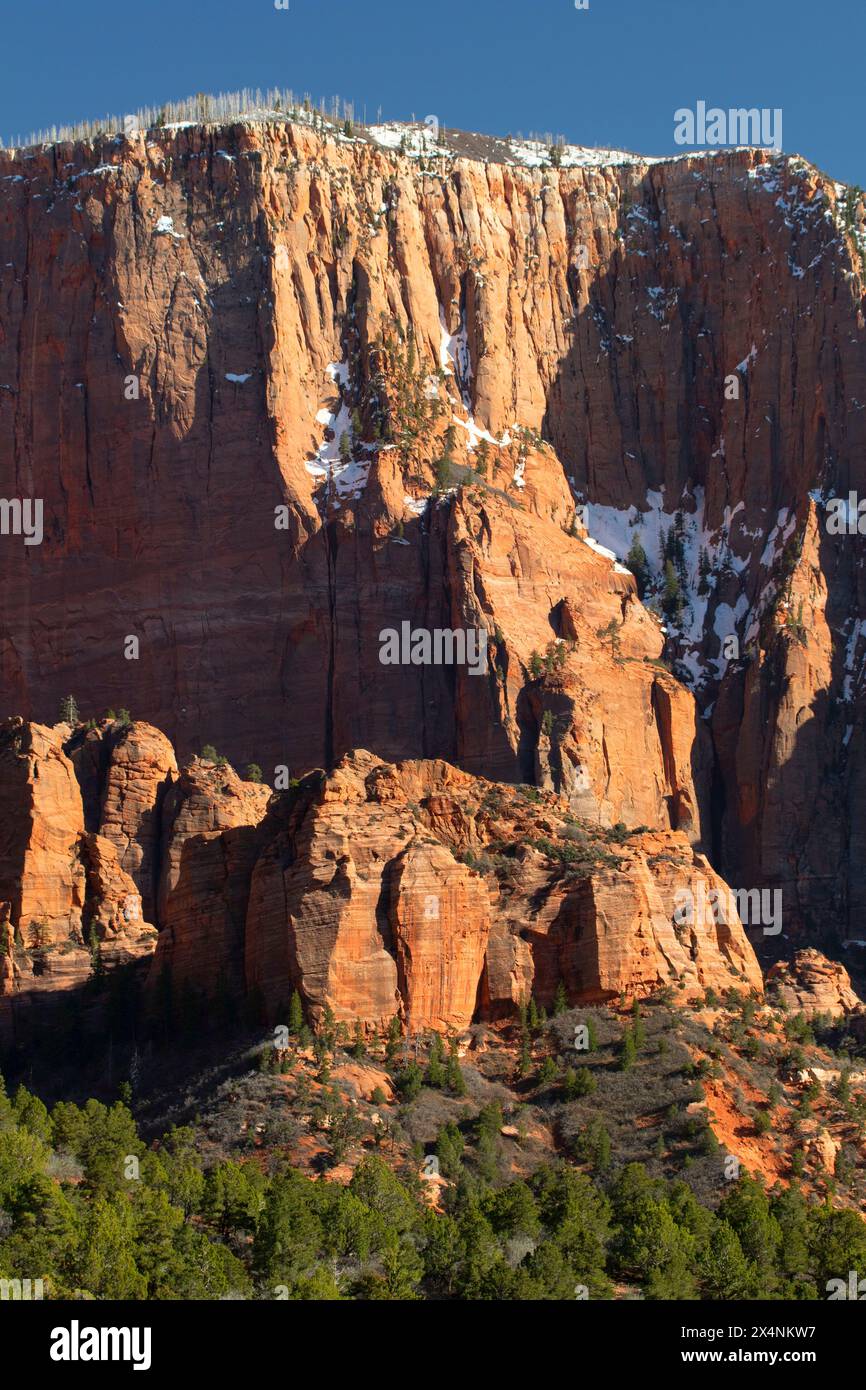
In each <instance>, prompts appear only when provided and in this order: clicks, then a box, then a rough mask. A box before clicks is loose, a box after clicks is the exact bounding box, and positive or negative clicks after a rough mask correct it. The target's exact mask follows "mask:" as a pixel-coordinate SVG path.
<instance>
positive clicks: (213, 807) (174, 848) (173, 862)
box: [159, 758, 271, 921]
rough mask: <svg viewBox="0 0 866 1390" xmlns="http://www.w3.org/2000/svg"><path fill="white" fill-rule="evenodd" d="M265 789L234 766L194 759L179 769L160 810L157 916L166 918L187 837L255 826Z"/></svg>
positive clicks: (262, 809) (264, 800) (264, 803)
mask: <svg viewBox="0 0 866 1390" xmlns="http://www.w3.org/2000/svg"><path fill="white" fill-rule="evenodd" d="M270 795H271V791H270V788H269V787H267V786H265V785H264V784H263V783H255V782H245V781H243V780H242V779H241V778H240V777H239V776H238V774H237V773H236V772H235V770H234V768H233V767H230V766H229V765H228V764H226V763H224V760H223V761H222V762H214V761H212V760H210V759H205V758H194V759H193V760H192V761H191V762H190V763H188V764H187V765H186V766H185V767H183V768H181V770H180V772H179V774H178V776H177V778H176V780H174V781H173V782H172V783H171V785H170V786H169V788H168V790H167V793H166V797H165V801H164V803H163V806H162V810H161V817H160V823H161V847H160V874H159V918H160V921H164V920H166V914H167V910H168V903H169V899H170V897H171V895H172V893H173V892H174V891H175V889H176V887H177V885H178V881H179V878H180V869H181V859H182V855H183V850H184V846H185V845H186V842H187V841H188V840H189V839H191V838H192V837H193V836H202V835H204V836H209V837H210V836H212V834H213V832H214V831H219V830H230V829H233V828H234V827H236V826H254V825H258V823H259V821H260V820H261V819H262V817H263V816H264V814H265V811H266V809H267V804H268V799H269V797H270Z"/></svg>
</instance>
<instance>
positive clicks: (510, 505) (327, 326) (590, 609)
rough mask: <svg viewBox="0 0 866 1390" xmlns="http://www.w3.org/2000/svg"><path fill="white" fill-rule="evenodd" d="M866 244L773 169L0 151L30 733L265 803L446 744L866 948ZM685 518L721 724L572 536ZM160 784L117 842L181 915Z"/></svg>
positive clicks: (2, 394)
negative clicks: (678, 838) (239, 774)
mask: <svg viewBox="0 0 866 1390" xmlns="http://www.w3.org/2000/svg"><path fill="white" fill-rule="evenodd" d="M863 246H864V241H863V209H862V206H861V205H860V204H859V203H858V202H857V201H856V199H854V198H853V196H852V195H850V194H849V193H848V192H847V191H846V190H844V189H843V188H842V187H841V186H838V185H836V184H834V183H833V182H832V181H830V180H828V179H827V178H825V177H824V176H823V175H822V174H821V173H820V172H819V171H818V170H816V169H814V168H812V167H810V166H808V165H807V164H805V163H804V162H803V161H801V160H797V159H790V158H782V157H779V158H776V157H774V156H772V155H771V154H770V153H769V152H768V151H754V150H751V151H748V150H747V151H737V152H731V153H720V154H717V155H714V156H710V155H703V156H695V157H691V158H682V159H677V160H671V161H665V162H647V161H642V160H640V158H639V157H637V156H636V157H635V160H634V162H633V163H631V164H619V165H611V166H599V165H596V166H595V167H593V166H592V165H590V166H588V167H578V168H562V169H537V170H532V169H526V168H520V167H514V166H508V165H505V164H502V163H496V162H487V163H485V162H483V161H482V160H471V159H463V158H454V159H451V158H446V157H441V158H440V157H438V156H437V157H436V158H434V159H432V160H431V162H430V165H429V167H427V168H425V169H424V170H423V171H421V170H419V168H418V165H417V163H414V162H413V161H411V160H408V159H406V158H403V157H401V156H400V155H399V154H397V153H395V152H393V151H389V150H385V149H382V148H378V147H376V146H375V144H373V143H371V142H370V141H369V140H365V139H359V140H350V139H341V138H334V137H333V136H324V135H320V134H316V133H315V132H313V131H311V130H310V129H308V128H306V127H304V126H301V125H298V124H292V123H290V122H274V123H270V124H243V123H239V124H237V125H234V126H230V127H226V128H222V129H215V128H210V127H188V128H185V129H183V130H177V131H151V132H147V133H141V134H139V135H136V136H135V137H133V138H130V139H118V140H113V141H105V142H101V143H97V146H95V147H94V146H90V145H75V146H73V145H67V146H56V147H51V146H46V147H43V148H40V149H37V150H33V151H27V152H23V153H22V152H2V153H0V320H2V323H3V333H2V335H0V480H2V488H0V494H2V495H3V496H7V497H14V496H18V495H19V494H22V493H23V494H25V495H27V496H33V497H39V498H41V499H42V500H43V502H44V507H45V528H44V529H45V539H44V541H43V543H42V544H41V545H38V546H32V547H27V549H26V552H25V549H24V547H23V543H19V541H20V538H15V537H6V538H4V540H3V544H2V546H0V584H2V589H3V593H4V615H3V621H2V626H0V691H2V700H3V706H2V708H0V715H2V714H4V713H6V714H11V713H13V712H15V711H19V710H23V711H25V713H26V714H27V715H28V716H31V717H37V718H43V719H44V718H47V717H50V714H51V711H53V710H56V708H57V704H58V701H59V699H60V697H61V696H62V695H64V694H65V693H66V692H67V691H68V690H74V691H75V693H76V696H77V698H78V700H79V703H80V704H81V706H82V708H83V709H84V710H85V712H86V714H88V715H91V714H93V715H98V714H100V713H101V711H102V710H103V709H104V708H105V707H106V706H108V705H114V704H117V703H118V702H119V701H122V702H123V703H126V704H129V705H130V706H131V707H134V709H135V711H136V714H140V715H141V716H142V718H144V719H147V720H149V721H152V722H153V723H155V724H156V725H158V726H159V727H160V728H163V729H165V731H166V733H167V735H168V736H169V737H170V738H171V740H172V741H173V742H174V743H176V744H177V745H178V748H179V751H180V754H181V758H182V759H184V760H185V759H186V758H187V757H188V755H189V754H190V752H191V751H193V750H194V749H198V748H199V747H200V741H201V739H202V730H206V731H207V733H206V737H208V738H212V739H213V740H214V741H215V742H216V744H217V746H218V747H220V749H222V750H224V751H225V752H226V753H227V755H228V756H229V757H231V758H232V759H234V760H235V761H237V762H238V763H239V764H241V765H242V764H243V763H245V762H246V761H247V760H248V759H254V760H255V761H257V762H258V763H260V764H261V765H262V766H263V767H264V768H265V769H266V772H267V773H268V775H271V769H273V768H274V767H276V766H280V767H283V766H285V767H288V768H289V769H290V770H291V772H292V773H293V774H303V773H304V772H306V771H307V770H309V769H311V768H314V767H317V766H324V767H327V768H328V769H331V768H333V767H334V766H335V765H336V763H337V762H338V761H339V759H340V757H341V756H342V755H344V754H345V753H346V752H348V751H349V750H351V749H353V748H357V747H366V748H370V749H372V750H373V752H374V753H375V754H376V755H377V756H378V757H379V758H381V759H388V760H399V759H404V758H410V757H415V758H418V757H424V758H437V757H443V758H447V759H449V760H451V761H453V762H456V763H459V764H461V765H462V766H464V767H466V768H467V769H469V770H471V771H472V772H475V773H478V774H482V775H486V776H490V777H495V778H501V779H504V780H509V781H534V782H537V783H538V785H539V786H542V787H549V788H551V789H553V790H555V791H557V792H562V793H564V794H565V795H567V796H568V798H569V801H570V803H571V806H572V808H573V809H574V810H575V811H576V812H578V813H579V814H580V815H582V816H583V815H585V816H587V817H589V818H595V819H596V820H598V821H599V822H600V823H601V824H612V823H616V822H617V821H618V820H624V821H626V822H627V823H629V824H632V823H635V822H637V823H644V824H646V825H648V826H649V827H650V828H651V829H653V830H656V829H668V828H678V829H682V830H684V831H685V832H686V833H687V835H688V836H689V838H690V840H691V841H692V842H693V843H694V844H695V845H698V844H702V845H703V847H704V848H705V849H707V850H711V852H712V854H713V857H714V862H716V863H718V864H719V865H720V867H722V869H723V871H724V872H725V873H726V875H727V876H728V877H729V878H731V879H732V880H733V881H735V882H737V883H738V884H739V885H740V886H742V887H746V888H753V887H760V886H763V885H765V884H768V885H773V886H780V887H781V888H783V890H784V895H785V914H786V918H785V921H786V928H787V929H788V930H790V931H792V932H801V933H804V932H813V933H817V934H822V933H826V934H835V935H837V936H838V935H842V936H847V935H852V934H856V923H857V921H858V920H859V917H860V915H862V914H861V908H862V907H863V906H864V897H866V877H864V875H863V872H862V864H863V862H864V856H863V854H862V853H860V852H859V851H860V849H862V848H863V846H862V845H861V844H860V837H861V836H862V835H863V834H864V833H866V832H864V831H863V830H861V829H860V828H859V826H860V819H861V818H859V817H857V815H856V808H857V806H858V805H859V804H860V802H861V801H862V793H863V791H864V787H863V785H862V784H863V779H864V775H866V773H864V768H866V761H864V744H863V739H862V727H863V721H862V713H863V699H864V695H863V683H862V679H861V677H862V669H861V668H862V665H863V659H864V654H866V636H864V634H863V632H862V631H861V624H860V623H859V620H858V619H857V617H856V615H857V614H858V613H859V612H861V611H863V608H864V604H866V592H864V580H863V575H864V573H866V569H864V566H863V565H862V538H859V537H858V536H857V535H856V534H855V535H854V536H846V537H839V538H837V539H836V540H831V539H830V538H829V537H828V535H827V532H826V527H825V526H824V524H823V523H824V516H823V512H822V505H823V504H822V503H819V502H816V501H815V500H814V498H813V497H811V496H810V494H815V496H816V497H823V498H824V499H825V500H826V498H827V497H828V496H829V495H830V494H831V493H832V492H834V491H835V492H836V493H840V494H845V495H847V493H848V490H849V489H852V488H853V489H859V490H860V493H861V494H862V493H866V476H864V470H863V462H862V460H863V458H864V448H866V414H864V411H863V408H862V403H863V401H864V400H866V354H864V344H866V327H864V318H863V262H862V252H863ZM35 283H38V284H39V286H40V294H39V295H38V296H34V295H33V294H31V293H29V292H28V288H27V287H28V286H29V285H32V284H35ZM734 388H735V389H734ZM449 426H450V429H451V434H452V436H453V437H452V438H449V437H448V434H447V431H448V428H449ZM481 431H484V432H486V433H487V434H488V435H489V439H488V440H486V441H485V442H484V446H485V447H486V448H487V450H488V458H487V460H486V463H485V464H484V473H483V476H481V477H479V476H478V475H477V467H478V465H479V464H480V460H481V451H482V444H481V438H480V432H481ZM542 436H543V438H542ZM341 439H344V440H346V443H345V444H344V453H345V451H346V450H348V456H349V459H350V462H349V464H348V466H347V467H345V468H343V467H342V465H340V463H339V460H340V441H341ZM470 446H471V447H470ZM443 458H445V459H446V461H447V462H448V467H447V468H443V467H441V464H442V461H443ZM437 478H438V480H439V482H440V485H441V490H440V492H439V493H438V494H437V495H435V496H433V495H432V494H433V490H434V483H435V482H436V481H437ZM455 489H456V490H455ZM659 499H661V501H662V502H663V504H664V514H665V517H666V521H665V525H666V526H670V525H672V524H673V518H674V516H675V514H676V512H677V510H678V509H680V510H681V512H682V514H683V516H684V518H685V520H684V525H685V527H686V530H687V531H688V534H689V536H690V538H691V539H690V544H691V545H692V550H693V551H694V554H693V556H692V558H691V560H690V561H689V566H690V570H689V574H688V576H687V583H686V590H687V593H686V599H687V607H688V611H687V620H688V621H687V627H688V632H687V633H685V634H684V635H683V634H679V635H678V636H676V638H674V639H672V644H671V645H672V650H671V651H670V652H669V653H668V656H669V657H673V658H674V659H675V658H677V657H679V658H680V659H681V660H682V661H684V663H685V664H684V665H682V666H680V667H678V668H677V670H678V674H679V675H680V676H681V677H683V680H684V679H685V678H686V677H688V679H689V680H691V681H692V683H693V684H694V685H695V689H696V691H697V695H698V703H697V704H696V703H695V701H693V700H692V698H691V696H690V695H689V693H688V691H687V690H686V689H685V688H684V685H683V681H682V680H680V681H675V680H673V679H671V678H670V677H669V676H668V675H667V674H666V673H665V672H664V671H663V670H662V669H661V668H659V667H653V665H652V663H653V662H655V661H657V660H658V658H659V655H660V652H661V649H662V635H661V633H660V632H659V630H658V625H657V624H656V623H654V622H653V620H651V619H650V618H648V617H647V615H646V614H645V613H643V612H642V610H641V609H640V608H639V606H638V604H637V602H636V599H635V597H634V586H633V584H632V581H631V580H630V578H629V577H628V576H626V575H624V574H622V573H621V572H620V569H618V568H616V567H615V566H614V565H613V563H612V562H611V561H610V560H609V559H607V558H605V556H604V555H600V554H598V553H597V552H596V553H593V552H592V550H591V549H590V548H589V547H588V546H587V545H586V544H585V536H584V529H583V524H582V522H581V520H580V518H579V517H578V516H576V515H575V507H576V504H578V503H579V502H583V501H588V502H589V503H590V504H592V506H591V513H592V508H595V512H594V513H593V515H594V516H595V519H596V522H599V523H600V524H602V525H603V527H607V528H608V529H610V530H611V531H613V532H616V533H617V535H618V536H619V538H620V540H624V544H622V545H621V546H620V547H619V549H620V550H623V551H624V550H625V549H626V546H627V542H628V539H629V535H630V534H631V531H633V532H641V533H642V534H643V535H644V539H645V541H646V545H647V547H648V549H649V550H650V551H651V552H652V553H651V554H650V559H651V562H652V564H653V565H654V566H655V567H656V568H657V567H658V556H657V555H656V554H655V551H656V549H657V537H656V535H655V533H654V531H653V529H652V525H651V520H650V519H651V517H652V515H653V508H654V507H656V509H657V507H658V505H660V503H659ZM629 522H630V523H632V525H631V528H629V525H628V523H629ZM590 529H592V528H590ZM790 543H794V544H795V548H796V554H794V553H792V552H790V551H789V550H788V546H789V544H790ZM699 549H700V550H703V551H705V553H706V564H705V568H706V569H707V573H703V574H701V575H700V576H699V575H698V573H697V567H698V558H697V557H698V551H699ZM584 552H585V553H584ZM619 558H620V560H622V559H623V558H624V555H623V554H620V556H619ZM687 568H688V567H687ZM801 605H802V607H801ZM404 621H409V622H411V623H412V624H414V625H418V626H422V627H424V628H427V629H433V628H447V627H451V626H452V625H454V626H462V625H467V626H470V627H472V628H475V629H479V628H482V627H483V629H484V631H485V632H486V633H487V634H488V638H489V643H490V656H491V670H490V672H489V674H488V676H486V677H478V676H473V675H471V674H469V673H468V672H467V671H466V670H465V669H454V668H441V667H439V668H436V667H421V668H417V667H412V666H410V667H395V668H386V667H383V666H382V665H381V662H380V660H379V645H380V644H379V634H380V633H381V631H383V630H385V629H390V628H399V627H400V625H401V623H403V622H404ZM611 624H614V625H615V628H613V629H612V627H611ZM603 631H606V632H607V633H608V636H607V637H606V638H603V639H598V633H599V632H603ZM728 635H733V636H736V638H737V640H738V642H739V657H738V659H736V658H733V657H731V656H730V655H728V654H725V653H724V648H723V642H724V639H725V637H726V636H728ZM801 635H803V636H804V637H805V641H801V640H800V636H801ZM130 639H135V642H136V643H137V644H138V648H137V659H135V660H130V659H128V657H129V652H130V645H129V644H130ZM558 641H562V642H565V643H567V644H569V645H570V646H571V645H573V646H574V650H573V651H571V650H570V651H569V660H568V663H567V666H566V667H565V668H563V669H561V670H560V668H558V667H557V668H556V669H555V670H554V671H550V672H546V673H545V674H544V679H543V680H541V683H540V684H539V679H540V678H539V677H538V676H536V675H534V674H533V670H534V665H535V664H534V663H533V656H534V655H538V654H540V655H541V656H543V655H544V654H545V653H546V652H547V649H548V647H549V645H550V644H551V643H555V642H558ZM617 641H618V642H619V646H617ZM644 667H646V668H647V669H643V668H644ZM129 738H130V740H131V742H130V745H129V748H128V749H127V753H128V754H129V755H132V753H133V752H134V745H135V740H136V735H135V734H132V735H130V736H129ZM90 751H91V752H93V751H95V750H93V749H91V750H90ZM125 756H126V755H124V754H123V753H121V754H120V761H119V762H118V763H117V765H116V767H115V770H114V773H113V774H112V778H111V779H110V780H111V783H112V785H111V786H110V787H109V789H108V791H107V793H106V795H107V796H108V798H109V801H111V800H112V799H113V800H114V802H115V814H114V815H113V818H112V820H111V822H110V823H109V824H108V825H107V826H106V830H107V831H108V838H109V839H111V840H112V843H115V845H116V847H117V849H118V852H119V854H120V859H121V864H122V867H123V868H124V869H125V871H126V872H128V873H129V874H130V875H131V877H132V878H133V879H134V881H135V882H136V885H137V886H138V888H139V890H140V891H141V892H142V894H143V897H144V900H145V910H146V912H147V913H148V914H150V915H152V914H153V910H154V909H153V899H152V898H150V897H149V896H148V895H149V892H150V889H149V887H148V881H149V879H150V877H151V865H152V862H153V852H154V844H155V842H154V841H153V839H152V838H149V836H148V830H147V826H139V825H138V820H137V817H138V812H137V809H136V805H135V795H134V793H133V791H132V789H131V788H130V789H127V788H126V786H125V780H124V779H126V778H127V777H133V778H134V777H135V775H136V774H135V770H134V766H133V765H132V764H131V765H130V766H129V767H126V766H125V763H124V758H125ZM133 763H134V759H133ZM89 771H90V773H91V774H93V775H94V776H95V775H96V771H97V770H95V769H94V768H93V767H91V768H90V769H89ZM160 775H161V776H162V777H163V779H166V778H168V777H169V776H170V775H172V769H171V766H170V765H169V764H168V763H167V762H166V763H165V764H164V765H163V766H162V767H161V769H160ZM147 796H148V797H149V790H148V793H147ZM145 799H146V800H147V798H145ZM127 801H128V803H129V804H128V807H127V806H126V803H127ZM813 811H817V814H813ZM127 812H128V814H129V816H130V818H131V824H130V825H127V824H125V823H124V817H125V816H126V815H127ZM97 828H98V827H97V825H96V823H95V821H94V820H93V819H92V818H88V820H87V829H88V830H89V831H93V832H95V831H96V830H97ZM710 829H712V832H713V833H712V834H710ZM65 891H66V890H65V888H64V890H63V892H64V893H65ZM47 910H48V912H49V917H50V914H51V911H52V909H51V906H50V905H49V907H48V909H47Z"/></svg>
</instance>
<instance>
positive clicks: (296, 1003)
mask: <svg viewBox="0 0 866 1390" xmlns="http://www.w3.org/2000/svg"><path fill="white" fill-rule="evenodd" d="M303 1026H304V1007H303V1005H302V1003H301V996H300V994H299V993H298V991H297V990H295V992H294V994H293V995H292V1001H291V1003H290V1005H289V1032H290V1033H293V1034H294V1035H295V1037H297V1036H298V1034H299V1033H300V1031H301V1029H302V1028H303Z"/></svg>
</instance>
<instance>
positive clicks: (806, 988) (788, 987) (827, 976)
mask: <svg viewBox="0 0 866 1390" xmlns="http://www.w3.org/2000/svg"><path fill="white" fill-rule="evenodd" d="M767 988H768V990H769V991H770V992H771V994H772V995H773V996H774V997H777V998H778V999H779V1001H780V1002H781V1003H782V1004H784V1006H785V1008H786V1009H789V1010H790V1011H791V1012H792V1013H802V1014H805V1016H806V1018H814V1017H816V1015H818V1014H825V1015H827V1016H828V1017H830V1018H832V1019H838V1018H847V1017H849V1016H851V1015H852V1014H857V1015H860V1014H862V1012H863V1003H862V1001H861V999H860V997H859V996H858V995H857V994H856V992H855V991H854V990H853V989H852V987H851V979H850V976H849V974H848V971H847V970H846V969H845V967H844V965H841V964H840V963H839V962H838V961H833V960H828V959H827V957H826V956H823V955H822V954H821V952H820V951H815V950H811V949H810V950H806V951H798V952H797V954H796V955H795V956H794V959H793V960H792V961H779V962H778V963H777V964H776V965H773V966H771V967H770V970H769V971H768V972H767Z"/></svg>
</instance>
